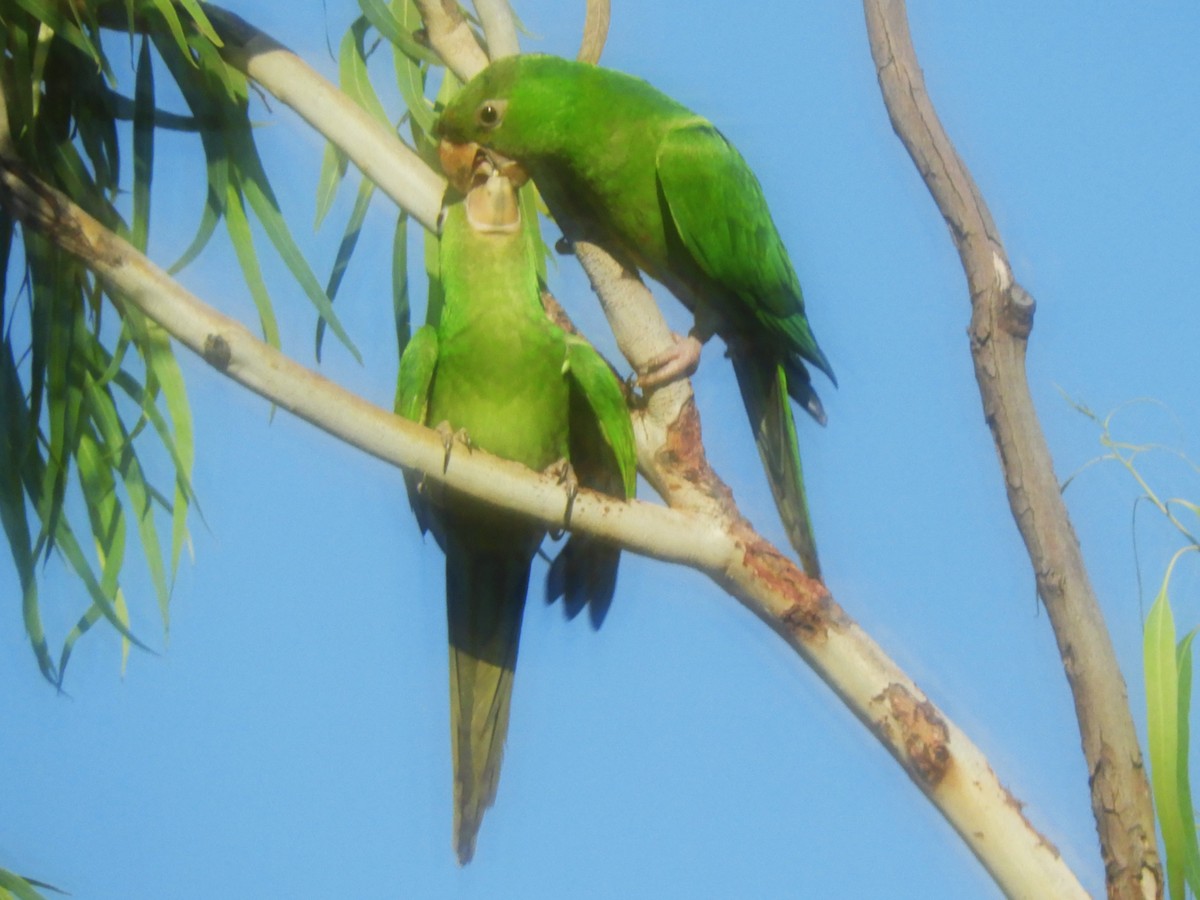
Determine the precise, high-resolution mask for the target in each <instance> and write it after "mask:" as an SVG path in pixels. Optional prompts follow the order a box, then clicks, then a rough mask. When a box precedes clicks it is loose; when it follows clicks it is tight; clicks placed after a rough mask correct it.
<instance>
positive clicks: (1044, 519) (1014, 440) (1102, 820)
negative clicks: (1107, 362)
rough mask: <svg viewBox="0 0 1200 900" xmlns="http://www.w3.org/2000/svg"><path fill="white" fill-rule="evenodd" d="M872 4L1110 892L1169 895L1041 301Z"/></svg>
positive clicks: (896, 120)
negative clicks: (1086, 781)
mask: <svg viewBox="0 0 1200 900" xmlns="http://www.w3.org/2000/svg"><path fill="white" fill-rule="evenodd" d="M864 6H865V9H866V17H867V29H868V32H869V34H870V41H871V52H872V55H873V56H874V59H875V66H876V69H877V71H878V75H879V83H880V87H881V88H882V90H883V96H884V102H885V103H886V104H887V108H888V114H889V115H890V116H891V120H892V127H893V128H894V129H895V130H896V133H897V135H898V136H899V137H900V140H901V141H902V142H903V143H904V146H905V147H906V148H907V150H908V152H909V155H910V156H912V158H913V162H914V163H915V164H916V167H917V170H918V171H919V172H920V173H921V177H922V178H924V179H925V183H926V185H927V186H928V188H929V190H930V193H932V194H933V197H934V200H935V201H936V203H937V205H938V209H939V210H940V211H941V213H942V215H943V216H944V217H945V219H946V223H947V224H948V225H949V227H950V233H951V235H952V237H953V239H954V242H955V244H956V246H957V247H958V252H959V256H960V259H961V261H962V266H963V269H964V270H965V272H966V275H967V282H968V287H969V289H970V294H971V327H970V338H971V355H972V358H973V360H974V363H975V375H976V379H977V380H978V382H979V390H980V394H981V396H982V400H983V409H984V416H985V418H986V419H987V422H988V425H989V426H990V428H991V431H992V437H993V439H994V440H995V442H996V447H997V449H998V450H999V452H1000V460H1001V464H1002V466H1003V469H1004V484H1005V486H1006V488H1007V491H1008V500H1009V504H1010V506H1011V507H1012V512H1013V516H1014V517H1015V518H1016V521H1017V527H1018V528H1019V529H1020V532H1021V536H1022V538H1024V540H1025V545H1026V548H1027V549H1028V551H1029V557H1030V561H1031V562H1032V564H1033V570H1034V573H1035V576H1036V578H1037V586H1038V592H1039V594H1040V595H1041V597H1042V600H1043V602H1044V603H1045V605H1046V611H1047V614H1048V616H1049V619H1050V622H1051V624H1052V626H1053V628H1054V634H1055V637H1056V638H1057V640H1058V646H1059V651H1060V653H1061V654H1062V659H1063V665H1064V668H1065V669H1066V674H1067V679H1068V681H1069V682H1070V685H1071V690H1072V693H1073V695H1074V698H1075V712H1076V716H1077V717H1078V719H1079V729H1080V734H1081V736H1082V742H1083V751H1084V755H1085V757H1086V758H1087V764H1088V771H1089V773H1090V776H1091V777H1090V782H1091V791H1092V811H1093V813H1094V815H1095V818H1096V824H1097V828H1098V830H1099V833H1100V844H1101V849H1102V853H1103V857H1104V867H1105V872H1106V876H1107V879H1108V889H1109V895H1110V896H1112V897H1122V898H1126V897H1127V898H1135V897H1136V898H1144V897H1156V896H1160V895H1161V893H1162V870H1161V867H1160V865H1159V859H1158V851H1157V846H1156V843H1155V831H1154V814H1153V809H1152V806H1151V801H1150V791H1149V788H1148V786H1147V783H1146V774H1145V770H1144V768H1143V765H1142V754H1141V749H1140V748H1139V746H1138V741H1137V734H1136V732H1135V731H1134V727H1133V720H1132V717H1131V715H1130V711H1129V700H1128V696H1127V693H1126V689H1125V682H1124V680H1123V678H1122V677H1121V672H1120V669H1119V668H1118V666H1117V659H1116V654H1115V652H1114V651H1113V646H1112V641H1111V640H1110V638H1109V635H1108V631H1107V629H1106V628H1105V625H1104V619H1103V616H1102V615H1101V613H1100V608H1099V605H1098V604H1097V602H1096V597H1095V594H1094V593H1093V591H1092V587H1091V584H1090V582H1089V580H1088V575H1087V570H1086V568H1085V567H1084V563H1083V556H1082V554H1081V552H1080V549H1079V542H1078V540H1077V539H1076V537H1075V532H1074V530H1073V529H1072V527H1071V523H1070V519H1069V517H1068V515H1067V509H1066V506H1065V505H1064V503H1063V500H1062V496H1061V494H1060V492H1059V486H1058V480H1057V478H1056V477H1055V475H1054V468H1053V463H1052V461H1051V459H1050V452H1049V449H1048V448H1047V446H1046V441H1045V438H1044V437H1043V435H1042V432H1041V427H1040V425H1039V423H1038V419H1037V415H1036V413H1035V411H1034V408H1033V400H1032V398H1031V397H1030V394H1029V386H1028V383H1027V382H1026V377H1025V348H1026V343H1027V341H1028V338H1029V333H1030V329H1031V327H1032V325H1033V310H1034V304H1033V299H1032V298H1031V297H1030V296H1029V295H1028V294H1027V293H1026V292H1025V291H1024V290H1023V289H1022V288H1021V286H1020V285H1019V284H1017V282H1016V281H1015V280H1014V279H1013V274H1012V269H1011V267H1010V265H1009V262H1008V259H1007V256H1006V255H1005V252H1004V246H1003V244H1002V243H1001V241H1000V235H999V232H998V230H997V229H996V225H995V223H994V222H993V221H992V218H991V215H990V213H989V212H988V209H987V205H986V204H985V203H984V201H983V198H982V196H981V195H980V193H979V189H978V188H977V187H976V185H975V182H974V180H973V179H972V178H971V175H970V173H969V172H968V171H967V168H966V166H965V165H964V164H963V162H962V160H961V159H960V158H959V156H958V154H957V153H956V152H955V150H954V146H953V145H952V144H951V142H950V139H949V138H948V137H947V135H946V133H945V131H944V129H943V128H942V126H941V123H940V122H939V121H938V118H937V114H936V113H935V111H934V109H933V105H932V103H931V102H930V99H929V95H928V93H927V92H926V90H925V84H924V79H923V77H922V75H921V70H920V68H919V66H918V63H917V58H916V53H915V51H914V50H913V46H912V38H911V36H910V34H909V29H908V20H907V13H906V11H905V4H904V2H903V0H864Z"/></svg>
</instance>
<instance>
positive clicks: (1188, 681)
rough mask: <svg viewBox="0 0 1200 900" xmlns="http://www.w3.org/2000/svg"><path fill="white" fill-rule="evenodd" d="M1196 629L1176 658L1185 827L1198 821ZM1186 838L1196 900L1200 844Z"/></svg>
mask: <svg viewBox="0 0 1200 900" xmlns="http://www.w3.org/2000/svg"><path fill="white" fill-rule="evenodd" d="M1196 631H1197V629H1194V628H1193V629H1192V630H1191V631H1189V632H1188V633H1187V636H1186V637H1184V639H1183V640H1182V641H1180V642H1179V647H1178V650H1177V652H1176V654H1175V662H1176V666H1177V667H1178V669H1179V752H1178V754H1177V755H1176V759H1177V760H1178V772H1177V777H1178V779H1179V781H1178V785H1177V788H1176V790H1177V792H1178V796H1179V818H1180V820H1181V821H1182V822H1183V823H1184V824H1185V826H1186V825H1187V824H1188V823H1194V822H1195V821H1196V813H1195V810H1194V808H1193V806H1192V779H1191V775H1190V772H1189V771H1188V770H1189V766H1188V761H1189V752H1190V744H1191V735H1190V730H1191V729H1190V726H1189V718H1190V715H1191V707H1192V641H1193V640H1194V639H1195V637H1196ZM1183 838H1184V845H1183V849H1184V866H1183V872H1184V879H1185V880H1186V881H1187V885H1188V889H1189V890H1190V891H1191V893H1192V896H1193V897H1200V843H1198V842H1197V839H1196V829H1195V828H1194V827H1192V828H1187V827H1185V828H1184V830H1183Z"/></svg>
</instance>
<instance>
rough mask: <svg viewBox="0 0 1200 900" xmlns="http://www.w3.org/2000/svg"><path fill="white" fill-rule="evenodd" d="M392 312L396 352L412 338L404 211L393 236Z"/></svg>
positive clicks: (401, 350)
mask: <svg viewBox="0 0 1200 900" xmlns="http://www.w3.org/2000/svg"><path fill="white" fill-rule="evenodd" d="M392 311H393V313H394V315H395V318H396V350H397V353H398V354H399V355H398V356H397V358H399V356H403V355H404V348H405V347H407V346H408V341H409V339H410V338H411V337H412V308H411V305H410V303H409V299H408V215H407V213H405V212H404V211H403V210H401V211H400V215H398V216H397V217H396V231H395V233H394V234H393V235H392Z"/></svg>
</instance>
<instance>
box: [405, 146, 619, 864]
mask: <svg viewBox="0 0 1200 900" xmlns="http://www.w3.org/2000/svg"><path fill="white" fill-rule="evenodd" d="M484 168H485V170H487V167H484ZM488 174H489V171H483V172H482V173H481V174H480V175H479V177H478V178H477V179H476V184H475V185H474V186H473V187H470V188H469V192H468V196H467V198H466V200H465V201H464V202H458V203H455V204H453V205H451V206H450V207H448V209H447V210H446V213H445V219H444V225H443V231H442V240H441V251H440V269H441V282H442V288H443V292H444V299H443V301H442V307H441V312H440V315H438V316H437V321H436V322H433V323H430V324H426V325H425V326H424V327H422V328H421V329H419V330H418V331H417V333H416V334H415V335H414V336H413V338H412V340H411V341H410V342H409V345H408V347H407V348H406V349H405V351H404V354H403V356H402V358H401V360H400V375H399V379H398V385H397V392H396V411H397V413H399V414H400V415H401V416H404V417H405V418H407V419H411V420H412V421H415V422H421V423H424V424H427V425H430V426H436V427H439V428H440V429H441V430H443V432H445V434H446V435H447V440H448V444H447V447H448V449H447V453H448V454H449V453H450V452H451V451H450V449H449V447H450V446H451V445H450V443H449V441H450V440H452V439H451V438H450V437H449V435H450V434H451V432H454V433H456V434H459V435H462V436H464V437H462V438H461V439H464V440H466V441H468V442H469V444H470V446H472V447H478V448H481V449H483V450H486V451H488V452H489V453H493V454H496V455H497V456H502V457H505V458H507V459H511V460H516V461H517V462H521V463H524V464H525V465H526V466H528V467H530V468H531V469H538V470H544V469H547V468H549V467H551V466H554V465H555V464H556V463H561V462H563V461H569V462H570V463H571V471H572V472H573V474H574V476H575V477H576V478H577V479H578V482H579V483H580V484H582V485H583V486H585V487H591V488H594V489H597V490H602V491H605V492H607V493H610V494H613V495H615V496H617V497H620V498H621V499H627V498H629V497H632V496H633V493H634V483H635V480H636V475H637V470H636V466H637V458H636V448H635V445H634V437H633V427H632V424H631V422H630V418H629V411H628V408H627V407H626V405H625V397H624V394H623V392H622V389H621V386H620V383H619V382H618V380H617V377H616V375H615V374H614V373H613V371H612V369H611V368H610V367H609V366H608V363H607V362H605V360H604V359H603V358H602V357H601V356H600V355H599V354H598V353H596V351H595V350H594V349H592V347H591V346H590V345H589V344H587V342H586V341H584V340H582V339H581V338H577V337H574V336H571V335H568V334H567V333H565V332H564V331H562V329H560V328H559V327H558V326H557V325H555V324H553V323H552V322H551V321H550V320H549V318H548V317H547V316H546V314H545V312H544V311H543V309H542V305H541V299H540V292H539V286H538V281H537V274H536V269H535V261H536V259H535V255H534V254H535V253H536V252H537V251H538V246H539V245H538V244H536V243H535V242H536V241H537V237H536V235H537V232H536V223H535V222H525V223H522V222H521V216H520V211H519V205H518V204H517V201H516V194H515V191H514V188H513V186H512V184H511V183H510V182H509V181H508V179H507V178H504V177H503V176H501V175H499V174H497V173H495V172H490V176H491V177H487V176H488ZM456 452H460V453H466V452H469V451H468V450H467V449H465V448H462V449H459V450H457V451H456ZM448 461H449V457H448ZM408 487H409V497H410V500H411V501H412V505H413V510H414V512H415V513H416V515H417V519H418V522H419V523H420V525H421V528H422V530H425V529H429V530H431V531H432V532H433V534H434V536H435V537H436V538H437V541H438V544H439V545H440V546H441V548H442V550H443V551H444V552H445V555H446V611H447V619H448V624H449V639H450V724H451V743H452V753H453V758H454V842H455V849H456V852H457V854H458V858H459V861H460V862H462V863H466V862H468V861H469V860H470V859H471V856H472V854H473V853H474V849H475V838H476V835H477V833H478V830H479V824H480V821H481V819H482V817H483V813H484V810H486V809H487V808H488V807H489V806H490V805H491V803H492V801H493V799H494V798H495V794H496V784H497V780H498V778H499V771H500V759H501V755H502V752H503V746H504V738H505V734H506V732H507V730H508V712H509V701H510V698H511V693H512V679H513V671H514V668H515V666H516V662H517V643H518V638H519V635H520V628H521V615H522V612H523V610H524V607H525V595H526V590H527V588H528V585H529V570H530V562H531V561H532V559H533V556H534V554H535V553H536V552H537V549H538V547H539V546H540V544H541V543H542V538H543V537H544V536H545V533H546V528H545V526H544V525H542V524H541V523H539V522H536V521H533V520H530V519H525V518H523V517H521V516H519V515H514V514H513V513H511V512H506V511H504V510H500V509H496V508H494V507H491V506H489V505H487V504H485V503H482V502H480V501H479V500H476V499H473V498H471V497H468V496H464V495H460V494H454V493H452V492H449V491H446V490H441V491H435V490H433V488H432V487H429V486H427V485H423V484H422V483H421V482H420V480H419V478H417V477H416V476H410V477H409V478H408ZM619 553H620V551H619V549H618V548H615V547H613V546H611V545H608V544H604V543H602V542H600V541H597V540H595V539H589V538H588V537H587V536H585V535H572V536H571V538H570V539H569V541H568V542H567V544H566V546H565V547H564V548H563V550H562V551H561V552H560V554H559V556H558V558H557V559H556V560H555V562H554V563H553V565H552V566H551V571H550V575H549V577H548V591H549V593H550V594H551V598H552V599H553V596H554V595H563V594H565V595H566V603H567V605H568V610H570V611H572V612H573V611H577V610H578V609H579V608H581V607H582V606H583V605H584V604H586V603H591V604H592V608H593V618H594V621H595V620H597V618H598V617H599V616H602V615H603V611H604V609H606V608H607V605H608V603H609V602H610V601H611V599H612V594H613V589H614V587H615V583H616V570H617V562H618V559H619Z"/></svg>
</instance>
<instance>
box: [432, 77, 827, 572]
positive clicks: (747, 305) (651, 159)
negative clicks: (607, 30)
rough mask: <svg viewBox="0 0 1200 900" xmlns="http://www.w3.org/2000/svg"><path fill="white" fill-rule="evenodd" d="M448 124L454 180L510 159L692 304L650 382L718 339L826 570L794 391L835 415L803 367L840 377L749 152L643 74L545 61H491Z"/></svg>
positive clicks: (810, 548) (795, 530) (768, 463)
mask: <svg viewBox="0 0 1200 900" xmlns="http://www.w3.org/2000/svg"><path fill="white" fill-rule="evenodd" d="M437 129H438V134H439V136H440V137H441V147H440V151H441V157H442V165H443V167H444V168H445V169H446V172H447V174H448V175H449V176H450V179H451V181H453V182H456V183H461V182H462V180H463V179H464V177H468V176H469V173H470V172H471V171H472V167H473V166H474V165H475V163H476V159H477V157H479V156H480V155H486V156H487V157H488V158H489V159H490V160H491V161H492V163H493V164H495V165H502V166H505V167H506V169H505V170H506V171H512V172H514V173H515V171H516V170H515V168H512V169H510V168H507V167H508V166H509V164H510V162H511V161H515V165H516V166H519V167H520V169H523V170H524V171H525V172H526V173H527V174H528V175H530V176H532V177H533V179H534V180H535V181H536V183H537V185H538V188H539V189H540V190H541V191H542V194H543V196H544V197H545V199H546V202H547V204H548V205H549V206H550V209H551V211H552V212H553V213H554V214H555V215H556V216H557V217H558V218H559V219H560V221H563V220H567V221H573V222H575V223H576V225H577V227H579V228H581V229H582V236H584V237H587V238H588V239H590V240H592V241H594V242H597V243H600V244H601V245H603V246H605V247H606V249H608V250H609V251H610V252H612V253H613V254H614V255H615V256H617V257H618V258H620V259H622V260H624V261H625V263H626V264H627V265H636V266H637V267H638V268H640V269H642V270H643V271H644V272H646V273H647V274H648V275H650V276H651V277H652V278H654V279H656V280H657V281H659V282H661V283H663V284H664V285H666V286H667V287H668V288H669V289H670V290H671V291H672V292H673V293H674V294H675V295H676V296H677V297H679V299H680V300H682V301H683V302H684V303H685V304H686V305H687V306H688V307H689V308H690V309H691V310H692V311H693V313H694V315H695V320H696V322H695V328H694V329H693V330H692V333H691V335H690V336H689V338H688V339H687V340H685V341H681V342H680V343H679V344H678V345H677V347H676V349H675V351H674V352H672V353H670V354H668V355H665V356H664V357H661V358H659V359H656V360H653V361H652V362H651V365H650V366H649V368H648V371H647V372H643V373H642V374H641V377H640V381H641V383H642V385H643V386H644V387H649V386H653V385H655V384H661V383H664V382H666V381H669V380H672V379H673V378H677V377H680V376H682V375H686V374H690V372H692V371H694V369H695V366H696V363H697V362H698V359H699V351H700V345H701V344H702V343H703V342H704V341H706V340H708V338H709V337H711V336H712V334H714V333H717V334H720V335H721V337H722V338H723V339H724V340H725V342H726V345H727V347H728V351H729V356H730V358H731V359H732V361H733V366H734V371H735V373H736V375H737V380H738V386H739V387H740V389H741V393H742V398H743V401H744V403H745V405H746V411H747V413H748V414H749V417H750V423H751V426H752V427H753V430H754V436H755V442H756V444H757V446H758V451H759V454H760V456H761V458H762V461H763V464H764V467H765V468H766V471H767V476H768V480H769V481H770V484H771V490H772V493H773V495H774V497H775V503H776V506H777V507H778V509H779V512H780V515H781V517H782V519H783V523H784V526H785V528H786V530H787V533H788V538H789V540H790V541H791V542H792V544H793V546H795V548H796V550H797V552H798V553H799V555H800V559H801V562H802V563H803V565H804V568H805V570H806V571H807V572H808V573H809V574H810V575H812V576H814V577H818V576H819V574H820V569H819V564H818V561H817V553H816V545H815V542H814V540H813V536H812V526H811V523H810V521H809V517H808V508H807V501H806V499H805V493H804V478H803V473H802V470H801V466H800V452H799V444H798V441H797V437H796V428H795V423H794V421H793V418H792V411H791V406H790V404H789V402H788V397H789V396H790V397H791V398H792V399H793V400H795V401H796V402H797V403H799V404H800V405H801V406H802V407H803V408H804V409H805V410H807V411H808V413H809V414H810V415H812V416H813V418H814V419H816V420H817V421H818V422H820V423H822V424H824V422H825V412H824V409H823V408H822V406H821V402H820V400H819V399H818V397H817V395H816V393H815V392H814V390H813V387H812V384H811V379H810V377H809V373H808V370H807V368H806V366H805V363H809V364H812V365H814V366H816V367H817V368H819V369H820V370H821V371H823V372H825V373H826V374H827V375H828V376H829V378H830V379H831V380H834V376H833V370H832V369H831V367H830V365H829V361H828V360H827V359H826V358H825V354H824V353H823V352H822V351H821V349H820V347H818V346H817V341H816V339H815V338H814V337H813V333H812V329H811V328H810V327H809V324H808V319H807V318H806V316H805V312H804V298H803V295H802V294H801V291H800V282H799V280H798V279H797V277H796V273H795V271H794V270H793V268H792V264H791V262H790V260H789V259H788V255H787V251H786V249H785V248H784V246H783V242H782V240H781V239H780V237H779V233H778V231H776V229H775V225H774V223H773V222H772V220H771V214H770V211H769V210H768V209H767V201H766V198H765V197H764V196H763V192H762V188H761V187H760V186H759V183H758V180H757V179H756V178H755V177H754V173H753V172H751V171H750V167H749V166H748V165H747V164H746V162H745V160H744V159H743V158H742V156H741V155H740V154H739V153H738V151H737V150H736V149H735V148H734V147H733V146H732V145H731V144H730V143H729V142H728V141H727V140H726V139H725V138H724V137H723V136H722V135H721V133H720V132H719V131H718V130H717V129H716V128H715V127H714V126H713V125H712V124H711V123H710V122H708V121H707V120H705V119H703V118H701V117H700V116H697V115H696V114H695V113H693V112H691V111H690V110H688V109H686V108H685V107H683V106H681V105H680V104H678V103H676V102H675V101H674V100H672V99H671V98H669V97H667V96H665V95H664V94H662V93H660V92H659V91H657V90H656V89H654V88H653V87H651V86H650V85H649V84H647V83H646V82H644V81H642V80H640V79H637V78H634V77H632V76H629V75H625V74H622V73H620V72H614V71H611V70H608V69H602V68H599V67H597V66H593V65H590V64H587V63H578V62H571V61H567V60H563V59H559V58H557V57H550V56H537V55H527V56H513V57H508V58H505V59H501V60H498V61H497V62H495V63H493V64H492V65H490V66H488V68H486V69H484V70H483V71H482V72H481V73H479V74H478V75H477V76H476V77H475V78H473V79H472V80H471V81H470V82H469V83H468V84H467V85H466V86H465V87H464V88H463V89H462V90H461V91H459V93H458V94H457V95H456V96H455V98H454V100H453V101H452V102H451V103H450V104H449V105H448V106H447V107H446V109H445V110H444V111H443V112H442V115H441V117H440V119H439V121H438V125H437ZM505 157H506V158H507V160H505V159H503V158H505ZM834 383H835V384H836V381H834Z"/></svg>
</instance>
